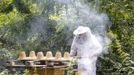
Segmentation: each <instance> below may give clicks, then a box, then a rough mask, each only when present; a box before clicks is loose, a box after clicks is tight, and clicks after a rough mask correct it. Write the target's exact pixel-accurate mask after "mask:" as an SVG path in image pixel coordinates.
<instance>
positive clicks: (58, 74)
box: [28, 68, 65, 75]
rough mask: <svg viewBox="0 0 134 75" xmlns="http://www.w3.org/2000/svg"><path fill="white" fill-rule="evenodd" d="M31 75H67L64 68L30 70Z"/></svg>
mask: <svg viewBox="0 0 134 75" xmlns="http://www.w3.org/2000/svg"><path fill="white" fill-rule="evenodd" d="M28 70H29V74H30V75H33V74H38V75H65V74H64V68H43V69H42V68H36V71H35V69H34V68H28Z"/></svg>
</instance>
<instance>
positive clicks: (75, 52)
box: [70, 41, 77, 57]
mask: <svg viewBox="0 0 134 75" xmlns="http://www.w3.org/2000/svg"><path fill="white" fill-rule="evenodd" d="M76 55H77V47H76V43H75V42H74V41H73V43H72V46H71V50H70V56H71V57H75V56H76Z"/></svg>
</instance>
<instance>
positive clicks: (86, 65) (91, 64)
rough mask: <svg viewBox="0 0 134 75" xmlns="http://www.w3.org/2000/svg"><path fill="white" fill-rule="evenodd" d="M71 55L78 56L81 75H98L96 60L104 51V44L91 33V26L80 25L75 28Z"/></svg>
mask: <svg viewBox="0 0 134 75" xmlns="http://www.w3.org/2000/svg"><path fill="white" fill-rule="evenodd" d="M73 34H74V35H75V36H74V39H73V42H72V46H71V50H70V56H72V57H76V58H77V63H78V71H79V72H80V73H81V75H96V60H97V57H98V56H99V55H100V54H101V52H102V46H101V44H100V43H99V41H98V40H97V39H96V37H95V36H94V35H93V34H92V33H91V30H90V28H89V27H86V26H79V27H78V28H77V29H76V30H74V32H73Z"/></svg>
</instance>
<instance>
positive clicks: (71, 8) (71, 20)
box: [57, 0, 110, 53]
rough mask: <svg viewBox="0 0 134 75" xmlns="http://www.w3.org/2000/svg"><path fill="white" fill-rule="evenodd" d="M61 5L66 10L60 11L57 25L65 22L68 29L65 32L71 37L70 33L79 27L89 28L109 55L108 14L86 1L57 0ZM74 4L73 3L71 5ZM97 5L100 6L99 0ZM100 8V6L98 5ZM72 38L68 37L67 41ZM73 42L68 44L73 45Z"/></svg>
mask: <svg viewBox="0 0 134 75" xmlns="http://www.w3.org/2000/svg"><path fill="white" fill-rule="evenodd" d="M57 2H59V3H61V4H63V3H64V4H65V8H64V9H63V10H62V11H60V15H61V19H59V20H58V22H57V23H60V22H62V21H63V20H64V21H65V26H66V27H68V29H67V30H65V32H66V33H67V34H68V35H69V34H70V31H71V32H73V30H74V29H76V28H77V27H78V26H81V25H82V26H88V27H90V29H91V30H92V33H93V34H94V35H96V37H97V38H98V40H99V41H100V43H101V44H102V46H103V52H104V53H107V45H108V42H109V39H108V38H107V36H106V29H107V27H108V26H110V25H108V24H109V18H108V16H107V14H105V13H100V12H98V11H97V10H96V9H95V8H94V6H95V4H94V6H93V4H92V3H89V4H87V3H85V2H86V1H85V0H73V1H71V0H60V1H59V0H57ZM71 2H72V3H71ZM95 2H96V4H99V0H95ZM96 6H99V5H96ZM68 38H70V36H68V37H67V39H68ZM71 41H72V40H70V41H69V42H68V44H71V43H72V42H71Z"/></svg>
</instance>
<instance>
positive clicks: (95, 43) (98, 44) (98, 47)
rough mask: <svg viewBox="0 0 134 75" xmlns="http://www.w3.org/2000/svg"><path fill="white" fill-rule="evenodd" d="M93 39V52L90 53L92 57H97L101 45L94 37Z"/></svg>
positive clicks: (100, 51) (100, 50)
mask: <svg viewBox="0 0 134 75" xmlns="http://www.w3.org/2000/svg"><path fill="white" fill-rule="evenodd" d="M93 38H94V45H95V46H94V47H95V48H94V49H95V50H94V51H93V52H92V55H93V56H99V55H100V54H101V53H102V49H103V48H102V45H101V44H100V43H99V41H98V40H97V38H96V37H95V36H93Z"/></svg>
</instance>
